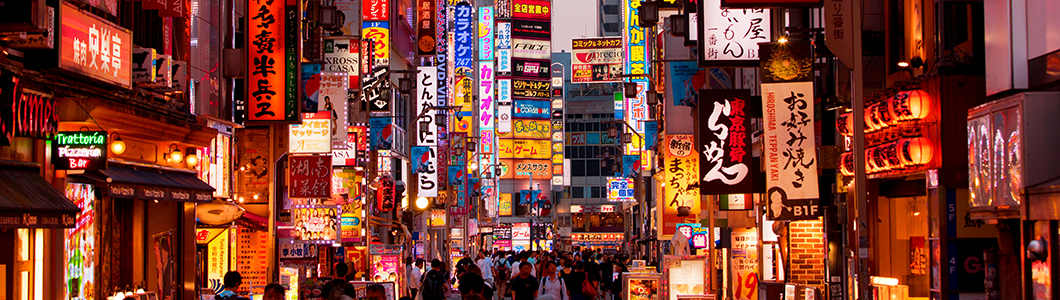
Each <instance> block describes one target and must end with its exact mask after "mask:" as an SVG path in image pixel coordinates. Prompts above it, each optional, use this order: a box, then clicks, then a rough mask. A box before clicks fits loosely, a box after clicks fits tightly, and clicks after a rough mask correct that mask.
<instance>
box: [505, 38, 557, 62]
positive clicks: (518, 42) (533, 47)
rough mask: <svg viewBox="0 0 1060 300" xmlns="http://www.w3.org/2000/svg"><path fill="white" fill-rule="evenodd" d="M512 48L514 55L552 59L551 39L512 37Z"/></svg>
mask: <svg viewBox="0 0 1060 300" xmlns="http://www.w3.org/2000/svg"><path fill="white" fill-rule="evenodd" d="M512 50H513V51H515V57H519V58H536V59H552V41H548V40H544V41H541V40H529V39H512Z"/></svg>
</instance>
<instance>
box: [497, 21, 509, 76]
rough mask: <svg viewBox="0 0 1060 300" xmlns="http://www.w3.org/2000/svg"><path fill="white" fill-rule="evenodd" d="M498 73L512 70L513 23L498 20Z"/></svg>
mask: <svg viewBox="0 0 1060 300" xmlns="http://www.w3.org/2000/svg"><path fill="white" fill-rule="evenodd" d="M496 31H497V39H496V41H497V45H496V47H495V49H496V53H497V54H496V56H497V73H511V72H512V23H511V22H497V29H496Z"/></svg>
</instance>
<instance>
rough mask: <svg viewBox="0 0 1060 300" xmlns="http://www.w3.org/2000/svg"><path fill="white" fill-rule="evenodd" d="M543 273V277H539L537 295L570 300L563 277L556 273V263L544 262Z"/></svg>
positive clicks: (558, 299)
mask: <svg viewBox="0 0 1060 300" xmlns="http://www.w3.org/2000/svg"><path fill="white" fill-rule="evenodd" d="M543 271H544V272H542V274H544V275H542V276H541V279H540V281H541V282H540V283H539V284H538V288H537V294H538V295H552V296H553V297H556V299H557V300H570V295H568V294H567V285H566V283H565V282H563V277H559V273H557V272H556V262H555V261H551V260H549V261H548V262H546V263H545V268H544V270H543Z"/></svg>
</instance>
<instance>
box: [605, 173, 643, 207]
mask: <svg viewBox="0 0 1060 300" xmlns="http://www.w3.org/2000/svg"><path fill="white" fill-rule="evenodd" d="M607 199H608V200H611V201H634V200H636V199H635V198H634V196H633V178H616V177H608V178H607Z"/></svg>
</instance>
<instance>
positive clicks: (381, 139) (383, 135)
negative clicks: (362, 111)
mask: <svg viewBox="0 0 1060 300" xmlns="http://www.w3.org/2000/svg"><path fill="white" fill-rule="evenodd" d="M392 121H393V119H391V118H389V117H371V118H368V135H369V137H370V138H369V149H368V150H390V148H391V145H393V144H394V141H393V132H392V129H391V128H390V123H391V122H392Z"/></svg>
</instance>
